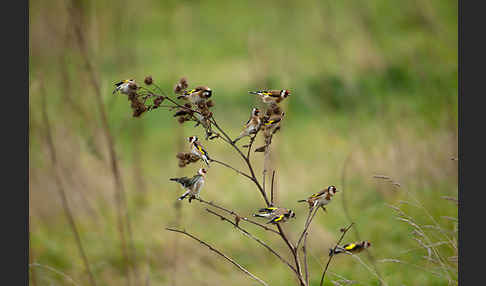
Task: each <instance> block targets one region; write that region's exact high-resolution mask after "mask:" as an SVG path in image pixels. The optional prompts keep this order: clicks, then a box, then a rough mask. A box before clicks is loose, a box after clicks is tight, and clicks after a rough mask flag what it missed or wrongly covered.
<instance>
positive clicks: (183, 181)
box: [171, 177, 190, 187]
mask: <svg viewBox="0 0 486 286" xmlns="http://www.w3.org/2000/svg"><path fill="white" fill-rule="evenodd" d="M171 180H173V181H176V182H178V183H179V184H181V185H182V186H183V187H186V186H187V184H188V183H189V181H190V179H189V178H188V177H181V178H174V179H171Z"/></svg>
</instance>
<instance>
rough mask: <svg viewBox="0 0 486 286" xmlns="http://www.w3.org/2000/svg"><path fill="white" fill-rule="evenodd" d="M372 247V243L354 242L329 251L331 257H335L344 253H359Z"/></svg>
mask: <svg viewBox="0 0 486 286" xmlns="http://www.w3.org/2000/svg"><path fill="white" fill-rule="evenodd" d="M370 246H371V243H370V242H369V241H361V242H354V243H348V244H345V245H343V246H337V247H336V249H335V250H334V249H332V248H330V249H329V256H333V255H334V254H339V253H343V252H350V253H353V254H354V253H359V252H361V251H363V249H366V248H368V247H370Z"/></svg>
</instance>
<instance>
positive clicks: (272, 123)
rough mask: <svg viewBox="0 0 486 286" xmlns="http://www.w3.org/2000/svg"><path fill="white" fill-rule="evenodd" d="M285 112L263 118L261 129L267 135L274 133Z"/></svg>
mask: <svg viewBox="0 0 486 286" xmlns="http://www.w3.org/2000/svg"><path fill="white" fill-rule="evenodd" d="M284 116H285V112H282V114H273V115H271V116H265V117H263V120H262V127H263V129H264V130H265V131H266V132H268V133H275V132H274V131H275V130H276V129H277V128H279V127H280V122H281V121H282V120H283V117H284Z"/></svg>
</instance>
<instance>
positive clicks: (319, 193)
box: [311, 189, 327, 198]
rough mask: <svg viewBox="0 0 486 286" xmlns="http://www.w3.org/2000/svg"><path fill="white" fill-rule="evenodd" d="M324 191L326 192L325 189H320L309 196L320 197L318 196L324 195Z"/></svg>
mask: <svg viewBox="0 0 486 286" xmlns="http://www.w3.org/2000/svg"><path fill="white" fill-rule="evenodd" d="M326 192H327V189H325V190H322V191H320V192H318V193H315V194H313V195H312V196H311V198H316V197H320V196H322V195H324V194H325V193H326Z"/></svg>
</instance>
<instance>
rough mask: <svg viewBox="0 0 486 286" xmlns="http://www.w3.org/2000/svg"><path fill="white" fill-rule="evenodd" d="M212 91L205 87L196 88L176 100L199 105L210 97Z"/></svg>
mask: <svg viewBox="0 0 486 286" xmlns="http://www.w3.org/2000/svg"><path fill="white" fill-rule="evenodd" d="M212 93H213V92H212V91H211V89H210V88H209V87H207V86H202V85H201V86H197V87H195V88H193V89H190V90H186V91H185V92H184V93H183V94H182V95H180V96H178V97H177V98H178V99H181V98H182V99H185V100H188V101H189V102H191V103H193V104H199V103H201V102H203V101H204V100H206V99H208V98H210V97H211V95H212Z"/></svg>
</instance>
